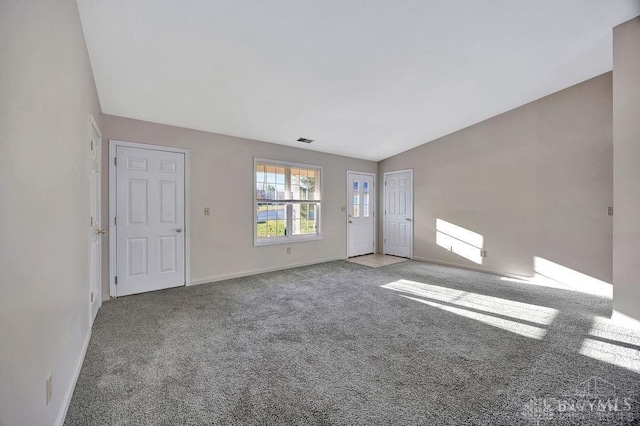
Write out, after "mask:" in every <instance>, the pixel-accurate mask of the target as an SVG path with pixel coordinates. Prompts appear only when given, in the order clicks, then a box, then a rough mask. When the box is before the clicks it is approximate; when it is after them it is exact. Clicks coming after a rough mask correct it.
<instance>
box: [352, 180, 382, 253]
mask: <svg viewBox="0 0 640 426" xmlns="http://www.w3.org/2000/svg"><path fill="white" fill-rule="evenodd" d="M347 176H348V178H347V185H348V188H347V194H348V207H347V209H348V211H347V217H348V223H347V226H348V227H349V229H348V232H347V234H348V244H347V248H348V254H347V255H348V257H353V256H360V255H363V254H369V253H373V251H374V249H375V247H374V235H375V234H374V233H375V218H374V216H375V213H374V208H375V207H374V206H375V203H374V198H375V191H374V176H373V175H369V174H360V173H352V172H349V173H348V175H347Z"/></svg>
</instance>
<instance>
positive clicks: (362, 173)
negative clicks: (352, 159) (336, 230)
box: [345, 170, 378, 259]
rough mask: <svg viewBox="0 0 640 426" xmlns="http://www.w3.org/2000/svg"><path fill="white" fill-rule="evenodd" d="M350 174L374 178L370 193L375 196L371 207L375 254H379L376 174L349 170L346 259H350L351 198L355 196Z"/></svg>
mask: <svg viewBox="0 0 640 426" xmlns="http://www.w3.org/2000/svg"><path fill="white" fill-rule="evenodd" d="M350 173H354V174H358V175H366V176H371V177H373V188H372V191H371V192H370V194H373V205H372V206H371V212H372V214H373V252H374V253H377V252H378V238H377V237H378V233H377V232H376V231H377V229H378V227H377V226H376V206H377V205H378V204H377V200H378V196H377V194H376V174H375V173H369V172H358V171H355V170H347V205H346V213H347V214H346V216H345V220H346V224H347V257H345V259H348V258H349V214H350V213H349V196H353V194H352V193H351V191H350V188H349V174H350Z"/></svg>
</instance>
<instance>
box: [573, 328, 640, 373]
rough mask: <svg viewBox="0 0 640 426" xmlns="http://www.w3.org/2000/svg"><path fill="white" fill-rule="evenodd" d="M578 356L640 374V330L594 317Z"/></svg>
mask: <svg viewBox="0 0 640 426" xmlns="http://www.w3.org/2000/svg"><path fill="white" fill-rule="evenodd" d="M580 354H582V355H584V356H587V357H589V358H593V359H597V360H598V361H602V362H606V363H608V364H612V365H616V366H618V367H622V368H626V369H627V370H631V371H633V372H635V373H638V374H640V330H637V329H636V330H633V329H628V328H624V327H620V326H619V325H618V323H617V322H616V321H615V320H611V319H609V318H602V317H596V318H594V322H593V326H592V327H591V330H590V331H589V335H588V336H587V337H585V339H584V340H583V341H582V347H581V348H580Z"/></svg>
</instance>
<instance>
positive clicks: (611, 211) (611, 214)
mask: <svg viewBox="0 0 640 426" xmlns="http://www.w3.org/2000/svg"><path fill="white" fill-rule="evenodd" d="M608 213H609V216H613V207H609V209H608Z"/></svg>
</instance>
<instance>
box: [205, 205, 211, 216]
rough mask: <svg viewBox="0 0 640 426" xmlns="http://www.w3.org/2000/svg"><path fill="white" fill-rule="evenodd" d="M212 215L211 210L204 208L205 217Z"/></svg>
mask: <svg viewBox="0 0 640 426" xmlns="http://www.w3.org/2000/svg"><path fill="white" fill-rule="evenodd" d="M210 214H211V209H210V208H209V207H205V208H204V215H205V216H209V215H210Z"/></svg>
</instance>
